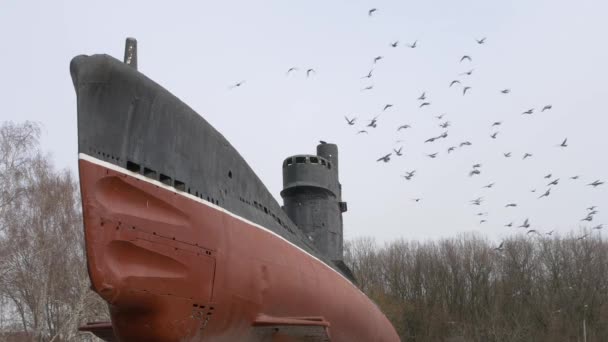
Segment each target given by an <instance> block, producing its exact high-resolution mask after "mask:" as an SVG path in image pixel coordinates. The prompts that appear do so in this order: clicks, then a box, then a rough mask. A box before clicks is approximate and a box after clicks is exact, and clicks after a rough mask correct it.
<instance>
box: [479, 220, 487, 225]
mask: <svg viewBox="0 0 608 342" xmlns="http://www.w3.org/2000/svg"><path fill="white" fill-rule="evenodd" d="M486 222H487V221H486V220H479V224H482V223H486Z"/></svg>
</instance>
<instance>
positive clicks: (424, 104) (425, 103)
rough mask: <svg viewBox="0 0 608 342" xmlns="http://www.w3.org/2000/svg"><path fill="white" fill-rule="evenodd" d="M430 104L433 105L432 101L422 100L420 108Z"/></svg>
mask: <svg viewBox="0 0 608 342" xmlns="http://www.w3.org/2000/svg"><path fill="white" fill-rule="evenodd" d="M430 105H431V103H430V102H422V103H421V104H420V108H422V107H424V106H430Z"/></svg>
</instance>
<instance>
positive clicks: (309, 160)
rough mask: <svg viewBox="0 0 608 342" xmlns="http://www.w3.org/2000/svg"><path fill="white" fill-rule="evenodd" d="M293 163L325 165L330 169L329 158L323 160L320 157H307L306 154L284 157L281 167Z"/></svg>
mask: <svg viewBox="0 0 608 342" xmlns="http://www.w3.org/2000/svg"><path fill="white" fill-rule="evenodd" d="M293 164H317V165H321V166H325V167H326V168H328V169H329V170H331V162H330V161H329V160H325V159H324V158H321V157H307V156H298V157H289V158H287V159H285V161H284V162H283V167H287V166H291V165H293Z"/></svg>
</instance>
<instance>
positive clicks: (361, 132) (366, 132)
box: [357, 129, 369, 134]
mask: <svg viewBox="0 0 608 342" xmlns="http://www.w3.org/2000/svg"><path fill="white" fill-rule="evenodd" d="M363 133H365V134H368V133H369V132H368V131H366V130H364V129H362V130H360V131H359V132H357V134H363Z"/></svg>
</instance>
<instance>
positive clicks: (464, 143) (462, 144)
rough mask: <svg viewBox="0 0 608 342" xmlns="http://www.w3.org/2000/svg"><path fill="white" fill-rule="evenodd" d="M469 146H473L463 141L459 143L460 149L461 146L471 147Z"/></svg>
mask: <svg viewBox="0 0 608 342" xmlns="http://www.w3.org/2000/svg"><path fill="white" fill-rule="evenodd" d="M471 145H473V144H472V143H471V142H470V141H463V142H461V143H460V147H462V146H471Z"/></svg>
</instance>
